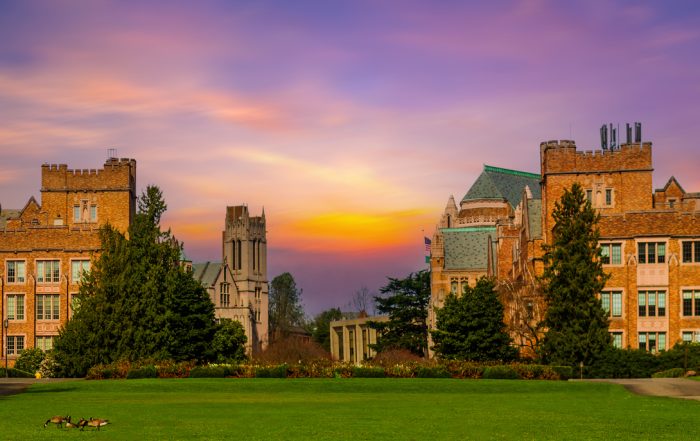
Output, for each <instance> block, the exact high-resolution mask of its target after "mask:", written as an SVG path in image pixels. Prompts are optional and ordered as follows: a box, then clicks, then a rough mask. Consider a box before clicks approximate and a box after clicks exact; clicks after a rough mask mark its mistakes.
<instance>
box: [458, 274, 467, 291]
mask: <svg viewBox="0 0 700 441" xmlns="http://www.w3.org/2000/svg"><path fill="white" fill-rule="evenodd" d="M459 284H460V285H461V288H462V289H460V292H461V294H462V295H465V294H466V293H467V289H469V283H467V278H466V277H462V278H461V279H459Z"/></svg>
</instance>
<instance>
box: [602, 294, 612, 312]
mask: <svg viewBox="0 0 700 441" xmlns="http://www.w3.org/2000/svg"><path fill="white" fill-rule="evenodd" d="M600 305H601V306H602V307H603V311H605V315H608V316H609V315H610V293H607V292H602V293H600Z"/></svg>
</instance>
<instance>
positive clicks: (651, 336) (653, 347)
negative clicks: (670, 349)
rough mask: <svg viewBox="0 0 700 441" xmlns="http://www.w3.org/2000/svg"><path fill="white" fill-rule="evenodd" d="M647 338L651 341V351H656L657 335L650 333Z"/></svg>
mask: <svg viewBox="0 0 700 441" xmlns="http://www.w3.org/2000/svg"><path fill="white" fill-rule="evenodd" d="M647 338H648V339H649V351H651V352H654V351H656V334H654V333H653V332H650V333H649V336H648V337H647Z"/></svg>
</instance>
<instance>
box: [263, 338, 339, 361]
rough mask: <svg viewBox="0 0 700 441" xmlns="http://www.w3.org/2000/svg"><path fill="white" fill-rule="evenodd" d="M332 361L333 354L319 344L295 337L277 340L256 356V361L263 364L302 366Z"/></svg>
mask: <svg viewBox="0 0 700 441" xmlns="http://www.w3.org/2000/svg"><path fill="white" fill-rule="evenodd" d="M330 359H331V354H330V353H329V352H327V351H326V350H325V349H323V348H322V347H321V345H319V344H318V343H315V342H312V341H303V340H301V339H299V338H294V337H287V338H284V339H280V340H277V341H275V342H273V343H271V344H270V345H269V346H268V347H267V349H265V350H264V351H263V352H262V353H260V354H257V355H256V356H255V361H257V362H259V363H261V364H280V363H286V364H301V363H310V362H313V361H318V360H330Z"/></svg>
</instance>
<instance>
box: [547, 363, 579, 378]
mask: <svg viewBox="0 0 700 441" xmlns="http://www.w3.org/2000/svg"><path fill="white" fill-rule="evenodd" d="M549 368H550V369H552V371H554V372H555V373H556V374H557V375H558V376H559V379H560V380H568V379H569V378H571V377H572V376H573V373H574V370H573V368H572V367H571V366H549Z"/></svg>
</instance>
